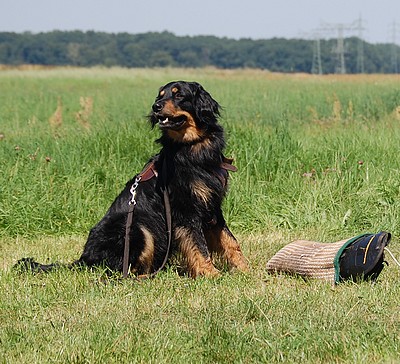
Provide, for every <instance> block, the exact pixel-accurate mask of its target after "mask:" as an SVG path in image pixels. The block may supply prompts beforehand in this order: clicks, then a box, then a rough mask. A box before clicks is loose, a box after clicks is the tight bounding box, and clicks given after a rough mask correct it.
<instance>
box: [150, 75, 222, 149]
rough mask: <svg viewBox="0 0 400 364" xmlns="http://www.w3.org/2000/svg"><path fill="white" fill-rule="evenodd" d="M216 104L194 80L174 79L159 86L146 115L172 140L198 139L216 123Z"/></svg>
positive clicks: (217, 114) (217, 110)
mask: <svg viewBox="0 0 400 364" xmlns="http://www.w3.org/2000/svg"><path fill="white" fill-rule="evenodd" d="M219 112H220V106H219V104H218V103H217V102H216V101H215V100H214V99H213V98H212V97H211V95H210V94H209V93H208V92H207V91H206V90H205V89H204V88H203V87H202V86H201V85H200V84H198V83H197V82H185V81H175V82H170V83H168V84H166V85H165V86H163V87H161V88H160V91H159V93H158V96H157V98H156V100H155V102H154V104H153V106H152V112H151V114H150V116H149V118H150V122H151V124H152V126H153V127H154V126H155V125H157V124H158V125H159V127H160V129H161V130H162V131H163V135H164V136H166V137H167V138H169V139H172V140H173V141H175V142H179V143H193V142H196V141H198V140H201V139H202V138H203V137H204V136H205V135H206V134H207V132H209V131H210V130H213V129H214V128H217V129H219V126H217V119H218V116H219Z"/></svg>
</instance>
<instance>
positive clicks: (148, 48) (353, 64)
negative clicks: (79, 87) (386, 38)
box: [0, 31, 400, 73]
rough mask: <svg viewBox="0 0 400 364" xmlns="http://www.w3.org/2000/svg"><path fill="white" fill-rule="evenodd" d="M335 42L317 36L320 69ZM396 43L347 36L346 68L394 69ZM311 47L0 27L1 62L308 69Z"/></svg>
mask: <svg viewBox="0 0 400 364" xmlns="http://www.w3.org/2000/svg"><path fill="white" fill-rule="evenodd" d="M335 47H336V40H334V39H331V40H321V41H320V51H319V54H320V59H321V63H320V64H321V68H322V72H323V73H335V71H336V70H337V65H338V59H337V58H338V57H337V55H336V54H335V53H334V52H333V50H334V49H335ZM394 47H395V48H394ZM399 48H400V47H398V46H393V45H391V44H369V43H366V42H362V43H361V41H360V40H359V39H357V38H349V39H346V41H345V53H344V57H345V66H346V72H347V73H358V72H365V73H393V72H397V62H398V61H397V60H400V57H398V55H399V54H400V52H399ZM315 49H316V48H315V42H314V41H311V40H301V39H281V38H274V39H269V40H252V39H240V40H235V39H228V38H217V37H214V36H194V37H189V36H185V37H180V36H179V37H178V36H175V35H174V34H172V33H169V32H162V33H144V34H128V33H118V34H110V33H102V32H94V31H88V32H81V31H68V32H64V31H53V32H47V33H39V34H33V33H29V32H26V33H9V32H0V64H6V65H21V64H39V65H52V66H67V65H71V66H83V67H89V66H96V65H104V66H107V67H109V66H122V67H167V66H171V67H205V66H214V67H217V68H260V69H266V70H270V71H273V72H307V73H310V72H312V71H313V70H314V71H315V69H316V68H315V66H316V64H318V62H317V61H316V60H317V59H318V58H317V53H316V51H315ZM361 50H362V52H361ZM394 62H395V63H394ZM313 65H314V67H313ZM318 70H319V68H318Z"/></svg>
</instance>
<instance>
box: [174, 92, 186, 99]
mask: <svg viewBox="0 0 400 364" xmlns="http://www.w3.org/2000/svg"><path fill="white" fill-rule="evenodd" d="M174 97H175V98H176V99H183V98H184V96H183V94H181V93H180V92H179V91H177V92H175V94H174Z"/></svg>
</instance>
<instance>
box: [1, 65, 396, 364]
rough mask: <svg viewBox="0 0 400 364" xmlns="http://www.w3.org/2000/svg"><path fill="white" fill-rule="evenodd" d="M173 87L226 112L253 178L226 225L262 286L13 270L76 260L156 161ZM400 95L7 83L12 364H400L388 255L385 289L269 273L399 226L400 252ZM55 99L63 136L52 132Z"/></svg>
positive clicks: (94, 80)
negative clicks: (155, 105)
mask: <svg viewBox="0 0 400 364" xmlns="http://www.w3.org/2000/svg"><path fill="white" fill-rule="evenodd" d="M173 79H186V80H196V81H199V82H200V83H202V84H203V85H204V87H205V88H206V89H207V90H209V91H210V92H211V94H212V95H213V96H214V97H215V98H216V99H217V100H218V101H219V102H220V103H221V104H222V105H223V107H224V111H223V117H222V120H221V122H222V124H223V125H224V127H225V130H226V134H227V139H228V147H227V151H226V154H227V155H228V156H233V157H235V164H236V165H237V166H238V167H239V171H238V172H237V173H235V174H232V178H231V183H230V191H229V194H228V197H227V199H226V202H225V204H224V211H225V215H226V218H227V220H228V223H229V225H230V227H231V229H232V230H233V232H234V233H235V235H236V236H237V237H238V238H239V240H240V242H241V245H242V247H243V251H244V253H245V255H246V256H247V257H248V259H249V263H250V266H251V272H250V273H248V274H238V273H232V274H230V273H228V272H225V271H224V273H223V274H222V276H221V277H220V278H217V279H212V280H207V279H198V280H191V279H188V278H186V277H181V276H179V275H178V274H177V273H176V271H177V266H176V265H175V264H172V265H171V266H169V268H168V270H167V271H165V272H162V273H160V274H159V275H158V276H157V277H156V278H155V279H153V280H149V281H142V282H135V281H121V280H120V279H119V278H118V277H108V278H105V274H104V272H102V271H101V270H95V271H80V272H77V271H67V270H60V271H58V272H56V273H53V274H47V275H30V274H28V275H26V274H22V275H21V274H17V273H16V272H13V271H11V269H10V268H11V267H12V265H13V264H14V263H15V262H16V260H17V259H19V258H21V257H23V256H34V257H35V258H37V259H38V260H39V261H43V262H52V261H62V262H70V261H72V260H74V259H76V258H77V257H78V256H79V254H80V252H81V249H82V246H83V244H84V242H85V237H86V235H87V233H88V230H89V229H90V227H91V226H93V224H95V223H96V222H97V221H98V219H100V218H101V217H102V216H103V214H104V212H105V210H106V209H107V208H108V206H109V205H110V203H111V202H112V201H113V199H114V198H115V196H116V195H117V194H118V193H119V192H120V190H121V189H122V188H123V186H124V184H125V182H126V181H127V180H128V179H129V178H130V177H132V176H133V175H134V174H135V173H136V172H138V171H139V170H140V169H141V167H142V166H143V165H144V163H145V162H146V161H147V159H148V158H149V157H150V156H151V155H152V154H154V153H155V152H156V151H157V150H158V146H157V145H156V144H155V143H154V140H155V139H156V138H157V135H158V131H157V130H151V129H150V127H149V125H148V123H147V122H146V115H147V113H148V112H149V108H150V106H151V104H152V101H153V99H154V97H155V96H156V93H157V90H158V87H159V86H161V85H162V84H164V83H166V82H168V81H170V80H173ZM399 90H400V89H399V79H398V78H396V77H394V76H390V77H389V76H357V77H356V76H350V77H348V76H344V77H339V76H323V77H311V76H305V75H277V74H269V73H267V72H261V71H250V70H249V71H220V70H213V69H204V70H176V69H160V70H123V69H89V70H86V69H33V70H29V69H28V70H2V71H0V134H2V135H3V136H4V137H0V268H1V269H0V291H1V296H0V362H4V363H28V362H29V363H32V362H34V363H36V362H45V363H47V362H49V363H51V362H55V363H100V362H105V363H114V362H132V363H133V362H138V363H227V362H228V363H229V362H235V363H252V362H254V363H258V362H265V363H278V362H284V363H299V362H304V363H387V362H399V361H400V356H399V354H398V353H399V352H400V339H399V337H400V327H399V321H400V314H399V310H398V297H399V294H400V288H399V285H398V281H399V278H400V271H399V269H397V268H396V267H395V265H394V264H392V261H391V259H390V258H389V257H388V260H389V262H390V263H391V264H390V265H389V267H388V268H385V269H384V271H383V273H382V275H381V276H380V279H379V282H378V283H377V284H375V285H373V286H372V285H371V284H369V283H362V284H358V285H356V284H342V285H340V286H338V287H336V288H335V289H332V287H331V286H330V285H329V284H327V283H325V282H318V281H303V280H301V279H298V278H293V277H285V276H271V275H268V274H267V273H266V272H265V264H266V262H267V260H268V259H269V258H270V257H271V256H272V255H273V254H274V253H275V252H276V251H278V250H279V248H281V247H282V246H284V245H285V244H287V243H288V242H290V241H291V240H294V239H297V238H304V239H309V240H317V241H336V240H339V239H343V238H346V237H350V236H354V235H358V234H360V233H363V232H377V231H380V230H387V231H390V232H392V233H393V236H394V237H393V240H392V243H391V250H392V251H393V252H394V253H395V254H396V255H397V256H400V249H399V248H398V238H397V237H398V236H399V233H400V225H399V221H400V220H399V207H400V202H399V201H400V199H399V195H400V182H399V171H400V160H399V158H398V141H399V140H400V109H399V107H400V91H399ZM80 97H86V98H88V97H89V98H91V100H93V108H92V110H91V112H90V115H89V116H88V117H87V121H88V123H89V125H90V127H89V128H87V127H85V125H84V124H83V123H80V122H79V121H77V118H76V113H77V112H78V111H79V110H82V107H81V105H80ZM58 100H60V101H61V103H62V122H60V120H58V123H57V120H56V121H54V120H53V122H49V119H50V118H51V116H52V115H53V114H54V112H55V111H56V108H57V102H58ZM396 110H397V111H396ZM222 268H223V267H222Z"/></svg>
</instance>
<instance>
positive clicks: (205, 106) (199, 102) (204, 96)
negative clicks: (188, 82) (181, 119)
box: [193, 82, 221, 122]
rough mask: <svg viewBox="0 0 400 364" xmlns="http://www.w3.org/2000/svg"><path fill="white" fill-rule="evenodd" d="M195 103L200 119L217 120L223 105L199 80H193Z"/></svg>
mask: <svg viewBox="0 0 400 364" xmlns="http://www.w3.org/2000/svg"><path fill="white" fill-rule="evenodd" d="M193 89H194V90H193V91H194V92H193V94H194V105H195V109H196V114H197V117H198V119H199V120H205V121H208V122H217V119H218V117H219V116H220V109H221V106H220V105H219V104H218V102H217V101H215V100H214V99H213V98H212V97H211V95H210V94H209V93H208V92H207V91H206V90H205V89H204V88H203V86H201V85H200V84H199V83H197V82H193Z"/></svg>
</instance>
